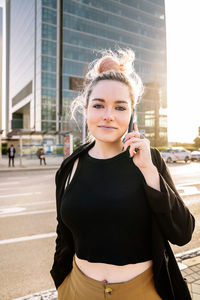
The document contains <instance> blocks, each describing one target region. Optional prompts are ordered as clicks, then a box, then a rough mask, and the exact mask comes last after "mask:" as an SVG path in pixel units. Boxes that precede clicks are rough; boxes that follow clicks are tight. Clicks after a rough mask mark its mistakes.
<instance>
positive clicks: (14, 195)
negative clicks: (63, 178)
mask: <svg viewBox="0 0 200 300" xmlns="http://www.w3.org/2000/svg"><path fill="white" fill-rule="evenodd" d="M40 194H42V192H33V193H23V194H7V195H0V198H9V197H19V196H20V197H21V196H31V195H40Z"/></svg>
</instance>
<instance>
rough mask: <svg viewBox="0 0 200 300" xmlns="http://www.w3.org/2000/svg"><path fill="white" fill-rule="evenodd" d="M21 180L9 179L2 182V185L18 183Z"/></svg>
mask: <svg viewBox="0 0 200 300" xmlns="http://www.w3.org/2000/svg"><path fill="white" fill-rule="evenodd" d="M18 183H19V181H7V182H1V183H0V185H10V186H11V185H12V184H18Z"/></svg>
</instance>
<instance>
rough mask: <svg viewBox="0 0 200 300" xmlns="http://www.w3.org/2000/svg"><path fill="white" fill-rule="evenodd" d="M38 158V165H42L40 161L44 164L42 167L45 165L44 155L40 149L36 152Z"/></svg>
mask: <svg viewBox="0 0 200 300" xmlns="http://www.w3.org/2000/svg"><path fill="white" fill-rule="evenodd" d="M38 158H39V160H40V165H42V161H43V162H44V165H46V160H45V154H44V150H43V149H42V148H41V149H40V150H39V152H38Z"/></svg>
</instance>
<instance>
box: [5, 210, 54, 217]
mask: <svg viewBox="0 0 200 300" xmlns="http://www.w3.org/2000/svg"><path fill="white" fill-rule="evenodd" d="M55 211H56V209H45V210H33V211H26V212H21V213H20V212H19V213H13V214H5V215H0V218H8V217H16V216H25V215H37V214H47V213H52V212H55Z"/></svg>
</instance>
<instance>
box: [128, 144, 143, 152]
mask: <svg viewBox="0 0 200 300" xmlns="http://www.w3.org/2000/svg"><path fill="white" fill-rule="evenodd" d="M142 145H143V143H142V142H138V143H134V144H131V145H130V149H129V152H132V151H134V152H136V151H135V149H136V148H137V149H139V150H140V149H142Z"/></svg>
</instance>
